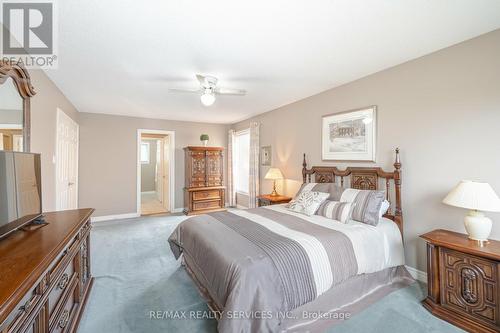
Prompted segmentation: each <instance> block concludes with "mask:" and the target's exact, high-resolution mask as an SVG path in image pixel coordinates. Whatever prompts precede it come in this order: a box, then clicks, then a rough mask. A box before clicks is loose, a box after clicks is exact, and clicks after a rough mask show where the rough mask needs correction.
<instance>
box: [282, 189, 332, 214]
mask: <svg viewBox="0 0 500 333" xmlns="http://www.w3.org/2000/svg"><path fill="white" fill-rule="evenodd" d="M329 196H330V193H323V192H313V191H302V192H301V193H300V194H299V196H298V197H297V198H295V199H294V200H292V201H290V203H289V204H288V206H287V208H288V209H289V210H291V211H294V212H296V213H301V214H305V215H307V216H311V215H314V213H316V211H317V210H318V208H319V206H320V205H321V204H322V203H323V202H324V201H325V200H326V199H328V197H329Z"/></svg>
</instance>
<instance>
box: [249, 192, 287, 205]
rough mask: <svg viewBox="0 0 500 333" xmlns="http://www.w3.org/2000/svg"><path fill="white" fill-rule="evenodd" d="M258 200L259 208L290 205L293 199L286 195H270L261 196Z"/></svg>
mask: <svg viewBox="0 0 500 333" xmlns="http://www.w3.org/2000/svg"><path fill="white" fill-rule="evenodd" d="M257 199H259V207H262V206H270V205H279V204H284V203H289V202H290V201H291V200H292V198H290V197H287V196H284V195H270V194H265V195H259V196H258V197H257Z"/></svg>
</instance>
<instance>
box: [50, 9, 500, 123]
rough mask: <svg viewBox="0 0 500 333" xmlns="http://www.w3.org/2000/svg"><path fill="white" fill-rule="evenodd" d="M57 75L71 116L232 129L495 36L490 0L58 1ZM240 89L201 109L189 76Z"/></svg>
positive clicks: (499, 15)
mask: <svg viewBox="0 0 500 333" xmlns="http://www.w3.org/2000/svg"><path fill="white" fill-rule="evenodd" d="M57 4H58V10H59V68H58V69H57V70H50V71H48V74H49V76H50V77H51V78H52V79H53V81H54V82H55V83H56V84H57V86H58V87H59V88H60V89H61V90H62V91H63V92H64V94H65V95H66V96H67V97H68V98H69V99H70V100H71V101H72V102H73V104H74V105H75V106H76V107H77V109H78V110H79V111H81V112H94V113H107V114H117V115H130V116H139V117H147V118H162V119H172V120H187V121H198V122H213V123H234V122H236V121H239V120H242V119H245V118H248V117H250V116H252V115H255V114H259V113H262V112H266V111H269V110H272V109H274V108H277V107H279V106H282V105H285V104H288V103H291V102H294V101H297V100H300V99H302V98H305V97H307V96H311V95H314V94H316V93H319V92H321V91H324V90H327V89H330V88H333V87H336V86H339V85H341V84H344V83H347V82H350V81H353V80H355V79H358V78H361V77H363V76H366V75H368V74H371V73H374V72H377V71H380V70H382V69H385V68H388V67H391V66H394V65H397V64H400V63H402V62H405V61H408V60H411V59H414V58H417V57H420V56H422V55H425V54H428V53H431V52H433V51H436V50H439V49H442V48H444V47H447V46H450V45H453V44H456V43H459V42H461V41H464V40H467V39H470V38H472V37H475V36H478V35H480V34H483V33H486V32H489V31H492V30H495V29H498V28H500V1H498V0H398V1H394V0H316V1H312V0H309V1H304V0H303V1H297V0H294V1H291V0H287V1H285V0H265V1H264V0H247V1H235V0H216V1H194V0H168V1H167V0H140V1H138V0H106V1H103V0H85V1H84V0H64V1H57ZM196 73H200V74H209V75H214V76H216V77H218V78H219V83H220V85H221V86H224V87H228V88H240V89H246V90H247V91H248V94H247V96H245V97H238V96H220V97H218V99H217V101H216V103H215V104H214V105H213V106H211V107H204V106H202V105H201V103H200V99H199V96H197V95H190V94H174V93H169V92H168V88H169V87H185V88H196V87H197V82H196V79H195V77H194V74H196Z"/></svg>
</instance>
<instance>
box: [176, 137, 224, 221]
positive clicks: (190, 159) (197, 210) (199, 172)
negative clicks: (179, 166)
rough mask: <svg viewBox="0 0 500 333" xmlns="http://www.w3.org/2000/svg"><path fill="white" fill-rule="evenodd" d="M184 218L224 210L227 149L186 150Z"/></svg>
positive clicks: (198, 148)
mask: <svg viewBox="0 0 500 333" xmlns="http://www.w3.org/2000/svg"><path fill="white" fill-rule="evenodd" d="M184 155H185V163H184V164H185V175H186V180H185V187H184V214H186V215H194V214H204V213H209V212H216V211H221V210H225V209H224V207H225V189H226V188H225V187H224V177H223V171H224V167H223V166H224V148H222V147H192V146H190V147H185V148H184Z"/></svg>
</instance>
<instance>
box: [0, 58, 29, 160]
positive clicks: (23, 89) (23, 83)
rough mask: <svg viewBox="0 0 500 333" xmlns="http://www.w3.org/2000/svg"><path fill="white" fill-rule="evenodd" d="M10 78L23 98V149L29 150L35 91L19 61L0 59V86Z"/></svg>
mask: <svg viewBox="0 0 500 333" xmlns="http://www.w3.org/2000/svg"><path fill="white" fill-rule="evenodd" d="M8 78H12V80H13V81H14V86H15V87H16V89H17V92H18V93H19V95H20V96H21V97H22V99H23V151H25V152H30V148H31V144H30V140H31V101H30V98H31V97H33V96H35V94H36V91H35V88H33V85H32V84H31V78H30V75H29V73H28V71H27V70H26V69H25V68H24V66H23V65H22V64H20V63H17V62H16V63H14V62H10V61H5V60H0V88H1V86H2V85H3V84H4V83H5V82H7V79H8Z"/></svg>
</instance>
